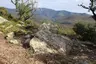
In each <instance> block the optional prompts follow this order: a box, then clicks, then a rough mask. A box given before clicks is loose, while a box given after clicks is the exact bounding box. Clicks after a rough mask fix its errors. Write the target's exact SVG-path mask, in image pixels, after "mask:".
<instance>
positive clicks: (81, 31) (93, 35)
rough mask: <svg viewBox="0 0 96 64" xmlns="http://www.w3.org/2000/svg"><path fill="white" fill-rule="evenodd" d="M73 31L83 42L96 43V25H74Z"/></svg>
mask: <svg viewBox="0 0 96 64" xmlns="http://www.w3.org/2000/svg"><path fill="white" fill-rule="evenodd" d="M73 30H74V31H75V32H76V34H77V35H78V36H79V38H80V39H82V40H84V41H91V42H95V41H96V24H92V23H80V22H79V23H76V24H75V25H74V28H73Z"/></svg>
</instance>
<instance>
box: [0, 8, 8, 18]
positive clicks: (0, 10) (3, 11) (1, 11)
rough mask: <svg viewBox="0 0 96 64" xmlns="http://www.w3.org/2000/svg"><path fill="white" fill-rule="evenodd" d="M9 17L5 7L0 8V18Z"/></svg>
mask: <svg viewBox="0 0 96 64" xmlns="http://www.w3.org/2000/svg"><path fill="white" fill-rule="evenodd" d="M6 15H8V11H7V10H6V9H5V8H4V7H0V16H6Z"/></svg>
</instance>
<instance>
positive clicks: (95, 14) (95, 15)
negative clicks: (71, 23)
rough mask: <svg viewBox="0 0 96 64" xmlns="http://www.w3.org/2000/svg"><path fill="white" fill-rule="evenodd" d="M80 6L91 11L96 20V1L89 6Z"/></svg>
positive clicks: (92, 0) (92, 1)
mask: <svg viewBox="0 0 96 64" xmlns="http://www.w3.org/2000/svg"><path fill="white" fill-rule="evenodd" d="M79 6H81V7H83V8H85V9H88V10H89V11H91V12H92V13H93V19H94V20H96V13H95V11H96V0H90V3H89V6H88V7H87V6H84V5H83V4H80V5H79Z"/></svg>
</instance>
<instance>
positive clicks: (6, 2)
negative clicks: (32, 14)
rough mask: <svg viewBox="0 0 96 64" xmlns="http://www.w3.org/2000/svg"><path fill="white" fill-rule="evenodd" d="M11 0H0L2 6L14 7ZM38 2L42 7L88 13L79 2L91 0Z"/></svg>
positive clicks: (38, 0)
mask: <svg viewBox="0 0 96 64" xmlns="http://www.w3.org/2000/svg"><path fill="white" fill-rule="evenodd" d="M10 1H11V0H0V6H4V7H7V8H14V5H13V4H12V3H11V2H10ZM37 2H38V7H41V8H50V9H55V10H67V11H71V12H80V13H88V10H85V9H83V8H81V7H79V6H78V4H80V3H82V2H83V3H84V4H85V5H88V4H89V0H37Z"/></svg>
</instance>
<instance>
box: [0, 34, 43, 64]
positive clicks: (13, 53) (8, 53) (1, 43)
mask: <svg viewBox="0 0 96 64" xmlns="http://www.w3.org/2000/svg"><path fill="white" fill-rule="evenodd" d="M29 56H30V55H29V54H28V50H25V49H24V48H22V47H21V46H18V45H13V44H10V43H7V42H6V40H5V39H4V37H3V35H2V34H0V64H40V63H41V62H40V61H38V60H35V59H33V58H30V57H29ZM42 64H43V63H42Z"/></svg>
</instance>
